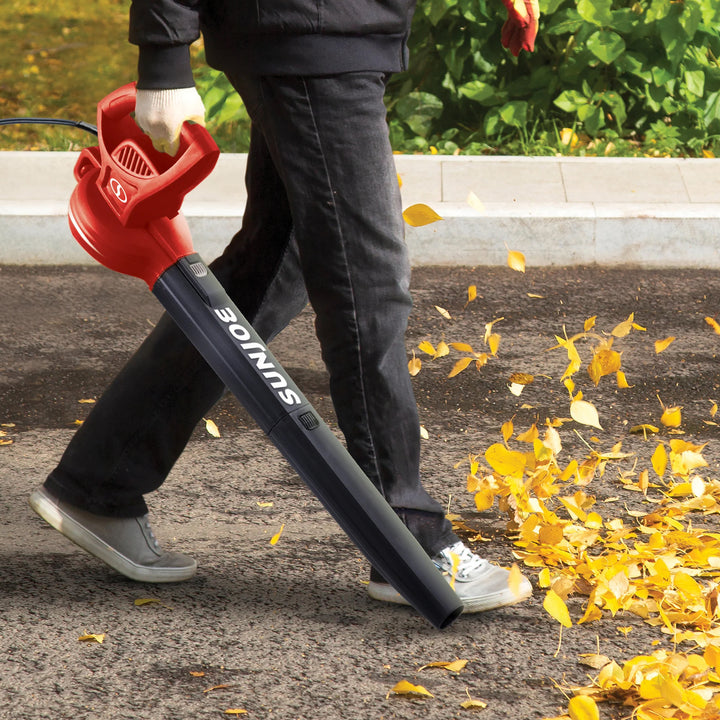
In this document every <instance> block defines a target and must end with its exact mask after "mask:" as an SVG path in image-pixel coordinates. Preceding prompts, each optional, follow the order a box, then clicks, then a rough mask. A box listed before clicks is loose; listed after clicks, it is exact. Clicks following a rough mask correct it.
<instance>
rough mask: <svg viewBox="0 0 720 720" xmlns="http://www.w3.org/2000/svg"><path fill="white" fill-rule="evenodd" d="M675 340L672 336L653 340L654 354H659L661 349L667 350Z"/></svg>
mask: <svg viewBox="0 0 720 720" xmlns="http://www.w3.org/2000/svg"><path fill="white" fill-rule="evenodd" d="M674 342H675V338H674V337H672V336H671V337H666V338H665V339H664V340H656V341H655V354H656V355H659V354H660V353H661V352H662V351H663V350H667V348H668V347H669V346H670V345H672V344H673V343H674Z"/></svg>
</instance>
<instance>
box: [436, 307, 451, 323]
mask: <svg viewBox="0 0 720 720" xmlns="http://www.w3.org/2000/svg"><path fill="white" fill-rule="evenodd" d="M435 309H436V310H437V311H438V312H439V313H440V314H441V315H442V316H443V317H444V318H445V319H446V320H452V315H451V314H450V313H449V312H448V311H447V310H446V309H445V308H442V307H440V306H439V305H436V306H435Z"/></svg>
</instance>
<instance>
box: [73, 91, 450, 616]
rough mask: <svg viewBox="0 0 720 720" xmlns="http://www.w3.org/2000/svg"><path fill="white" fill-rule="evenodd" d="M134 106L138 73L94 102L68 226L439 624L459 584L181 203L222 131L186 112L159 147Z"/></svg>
mask: <svg viewBox="0 0 720 720" xmlns="http://www.w3.org/2000/svg"><path fill="white" fill-rule="evenodd" d="M134 109H135V86H134V84H133V83H131V84H129V85H126V86H124V87H122V88H119V89H118V90H116V91H115V92H113V93H111V94H110V95H108V96H107V97H106V98H104V99H103V100H102V101H101V102H100V104H99V105H98V113H97V129H98V146H97V147H90V148H85V149H84V150H83V151H82V152H81V153H80V156H79V157H78V160H77V163H76V165H75V170H74V173H75V179H76V180H77V186H76V188H75V190H74V191H73V194H72V196H71V199H70V207H69V212H68V216H69V222H70V229H71V231H72V233H73V236H74V237H75V239H76V240H77V241H78V242H79V243H80V244H81V245H82V246H83V247H84V248H85V250H87V252H88V253H90V255H92V256H93V257H94V258H95V259H96V260H98V261H99V262H100V263H101V264H103V265H105V266H106V267H108V268H110V269H111V270H115V271H117V272H120V273H123V274H126V275H132V276H134V277H138V278H140V279H142V280H144V281H145V282H146V283H147V285H148V287H149V288H150V290H151V291H152V293H153V294H154V295H155V296H156V297H157V298H158V300H159V301H160V302H161V303H162V305H163V306H164V308H165V309H166V310H167V312H168V313H169V314H170V316H171V317H172V318H173V319H174V321H175V322H176V323H177V325H178V326H179V328H180V329H181V330H182V331H183V332H184V333H185V335H186V336H187V337H188V339H189V340H190V342H192V343H193V345H194V346H195V347H196V348H197V350H198V351H199V352H200V353H201V354H202V355H203V357H204V358H205V360H206V361H207V363H208V364H209V365H210V366H211V367H212V368H213V370H214V371H215V372H216V373H217V375H218V376H219V377H220V379H221V380H222V381H223V382H224V383H225V385H226V386H227V387H228V389H229V390H230V391H231V392H232V393H233V394H234V395H235V396H236V397H237V398H238V400H239V401H240V402H241V403H242V404H243V405H244V406H245V408H246V409H247V410H248V412H249V413H250V414H251V416H252V417H253V419H254V420H255V421H256V422H257V424H258V425H259V426H260V428H261V429H262V430H263V431H264V432H265V433H266V434H267V436H268V437H269V438H270V439H271V440H272V441H273V443H274V444H275V445H276V446H277V448H278V449H279V450H280V452H281V453H282V454H283V455H284V456H285V458H286V459H287V460H288V462H289V463H290V464H291V465H292V467H293V468H294V469H295V470H296V472H297V473H298V475H299V476H300V477H301V478H302V479H303V480H304V482H305V483H306V484H307V485H308V486H309V488H310V489H311V490H312V491H313V492H314V493H315V495H316V496H317V497H318V499H319V500H320V501H321V502H322V503H323V505H324V506H325V508H326V509H327V510H328V511H329V512H330V514H331V515H332V516H333V517H334V518H335V520H336V521H337V522H338V524H339V525H340V526H341V527H342V529H343V530H344V531H345V532H346V533H347V534H348V536H349V537H350V539H351V540H352V541H353V542H354V543H355V544H356V545H357V547H358V548H359V549H360V550H361V551H362V552H363V554H364V555H365V556H366V557H367V559H368V560H369V561H370V563H371V564H372V565H373V566H374V567H375V568H376V569H377V570H378V571H379V572H380V573H381V574H382V575H383V577H385V578H386V579H387V580H388V581H389V582H390V583H391V584H392V585H393V586H394V587H395V588H396V589H397V590H398V592H400V593H401V594H402V595H403V596H404V597H405V598H406V599H407V601H408V602H409V603H410V604H411V605H413V606H414V607H415V608H416V609H417V610H418V612H420V613H421V614H422V615H423V616H424V617H426V618H427V619H428V620H429V621H430V622H431V623H432V624H433V625H434V626H435V627H437V628H443V627H446V626H448V625H449V624H450V623H452V622H453V620H455V619H456V618H457V617H458V616H459V615H460V613H461V612H462V603H461V602H460V600H459V599H458V597H457V595H456V594H455V592H454V591H453V590H452V588H451V587H450V585H449V584H448V583H447V581H446V580H445V578H443V576H442V574H441V573H440V571H439V570H438V568H437V567H436V566H435V565H434V563H433V562H432V561H431V560H430V558H429V557H428V555H427V554H426V553H425V552H424V550H423V549H422V548H421V546H420V544H419V543H418V542H417V540H416V539H415V538H414V537H413V535H412V534H411V533H410V531H409V530H408V529H407V528H406V527H405V525H404V524H403V523H402V521H401V520H400V518H399V517H398V516H397V514H396V513H395V512H394V511H393V510H392V508H391V507H390V506H389V505H388V504H387V502H386V501H385V499H384V498H383V496H382V495H381V494H380V492H379V491H378V490H377V489H376V488H375V486H374V485H373V484H372V483H371V482H370V480H369V479H368V477H367V476H366V475H365V474H364V473H363V471H362V470H361V469H360V467H359V466H358V465H357V463H356V462H355V461H354V460H353V459H352V457H351V456H350V454H349V453H348V451H347V450H346V449H345V447H344V445H343V444H342V443H341V442H340V441H339V440H338V439H337V437H336V436H335V435H334V434H333V433H332V431H331V430H330V428H329V427H328V426H327V425H326V424H325V423H324V422H323V421H322V419H321V418H320V417H319V416H318V414H317V412H316V411H315V410H314V408H313V407H312V406H311V405H310V403H309V402H308V401H307V399H306V398H305V397H304V395H303V394H302V392H301V391H300V389H299V388H298V387H297V386H296V385H295V383H294V382H293V381H292V380H291V379H290V377H289V376H288V375H287V373H286V372H285V371H284V370H283V368H282V367H281V366H280V363H279V362H278V361H277V360H276V359H275V358H274V357H273V355H272V353H271V352H270V350H268V348H267V347H266V345H265V344H264V342H263V341H262V339H261V338H260V336H259V335H258V334H257V333H256V332H255V331H254V330H253V328H252V327H251V326H250V324H249V323H248V322H247V320H246V319H245V318H244V317H243V316H242V314H241V313H240V311H239V310H238V308H237V307H236V306H235V305H234V303H233V302H232V301H231V300H230V298H229V297H228V295H227V293H226V292H225V290H224V289H223V287H222V286H221V285H220V283H219V281H218V280H217V278H215V276H214V275H213V274H212V272H211V271H210V270H209V268H208V267H207V265H206V264H205V263H204V262H203V260H202V258H201V257H200V256H199V255H198V254H197V253H196V252H195V251H194V249H193V245H192V240H191V237H190V232H189V229H188V225H187V221H186V220H185V217H184V216H183V214H182V213H181V211H180V207H181V204H182V201H183V198H184V197H185V195H186V194H187V193H188V192H189V191H190V190H191V189H192V188H194V187H195V186H196V185H198V184H199V183H200V182H201V181H202V180H203V179H204V178H205V177H206V176H207V175H209V174H210V172H211V171H212V169H213V167H214V166H215V163H216V161H217V158H218V155H219V150H218V148H217V146H216V144H215V142H214V141H213V139H212V138H211V137H210V135H209V134H208V132H207V131H206V130H205V129H204V128H203V127H202V126H200V125H193V124H189V123H186V124H185V125H184V126H183V130H182V134H181V138H180V148H179V150H178V152H177V154H176V155H175V156H174V157H171V156H169V155H166V154H164V153H161V152H158V151H156V150H155V149H154V148H153V146H152V143H151V142H150V139H149V138H148V137H147V136H146V135H145V134H144V133H143V132H142V131H141V130H140V128H139V127H138V126H137V125H136V124H135V121H134V120H133V118H132V113H133V111H134Z"/></svg>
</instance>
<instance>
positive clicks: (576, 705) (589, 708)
mask: <svg viewBox="0 0 720 720" xmlns="http://www.w3.org/2000/svg"><path fill="white" fill-rule="evenodd" d="M568 712H569V713H570V717H571V718H572V720H600V711H599V710H598V706H597V703H596V702H595V701H594V700H593V699H592V698H591V697H589V696H588V695H575V697H572V698H570V702H569V703H568Z"/></svg>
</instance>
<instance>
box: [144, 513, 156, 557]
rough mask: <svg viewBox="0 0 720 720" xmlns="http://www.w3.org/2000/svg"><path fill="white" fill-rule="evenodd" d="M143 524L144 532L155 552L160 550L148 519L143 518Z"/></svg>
mask: <svg viewBox="0 0 720 720" xmlns="http://www.w3.org/2000/svg"><path fill="white" fill-rule="evenodd" d="M143 524H144V525H145V530H147V534H148V535H149V536H150V539H151V540H152V543H153V545H154V547H155V549H156V550H159V549H160V543H159V542H158V541H157V538H156V537H155V533H154V532H153V531H152V528H151V527H150V518H148V517H147V516H145V517H144V518H143Z"/></svg>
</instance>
